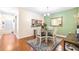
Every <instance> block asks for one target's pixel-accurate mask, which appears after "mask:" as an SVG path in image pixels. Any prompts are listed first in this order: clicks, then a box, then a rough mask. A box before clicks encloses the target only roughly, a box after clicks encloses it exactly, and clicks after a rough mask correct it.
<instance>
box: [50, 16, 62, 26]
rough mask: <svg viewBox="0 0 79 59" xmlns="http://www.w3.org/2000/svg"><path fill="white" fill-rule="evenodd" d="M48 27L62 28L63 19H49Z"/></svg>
mask: <svg viewBox="0 0 79 59" xmlns="http://www.w3.org/2000/svg"><path fill="white" fill-rule="evenodd" d="M50 26H53V27H62V26H63V17H55V18H51V21H50Z"/></svg>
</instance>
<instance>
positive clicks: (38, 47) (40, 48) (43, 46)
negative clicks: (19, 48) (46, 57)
mask: <svg viewBox="0 0 79 59" xmlns="http://www.w3.org/2000/svg"><path fill="white" fill-rule="evenodd" d="M27 42H28V43H29V44H30V45H31V46H32V47H33V48H34V49H35V50H36V51H51V50H52V48H51V47H52V46H53V44H52V45H51V47H50V46H49V45H48V44H46V43H41V45H39V44H40V43H39V41H36V40H35V39H33V40H29V41H27Z"/></svg>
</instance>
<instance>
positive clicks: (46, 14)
mask: <svg viewBox="0 0 79 59" xmlns="http://www.w3.org/2000/svg"><path fill="white" fill-rule="evenodd" d="M49 15H50V13H49V12H48V7H46V12H45V14H44V16H49Z"/></svg>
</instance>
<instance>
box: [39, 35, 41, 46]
mask: <svg viewBox="0 0 79 59" xmlns="http://www.w3.org/2000/svg"><path fill="white" fill-rule="evenodd" d="M39 46H41V37H40V43H39Z"/></svg>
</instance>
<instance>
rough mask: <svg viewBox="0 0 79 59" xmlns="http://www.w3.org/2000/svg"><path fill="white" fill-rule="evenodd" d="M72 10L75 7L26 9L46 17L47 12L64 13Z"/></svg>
mask: <svg viewBox="0 0 79 59" xmlns="http://www.w3.org/2000/svg"><path fill="white" fill-rule="evenodd" d="M72 8H74V7H48V8H47V7H26V9H28V10H31V11H34V12H37V13H40V14H42V15H44V14H45V13H46V12H49V13H55V12H59V11H64V10H68V9H72Z"/></svg>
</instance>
